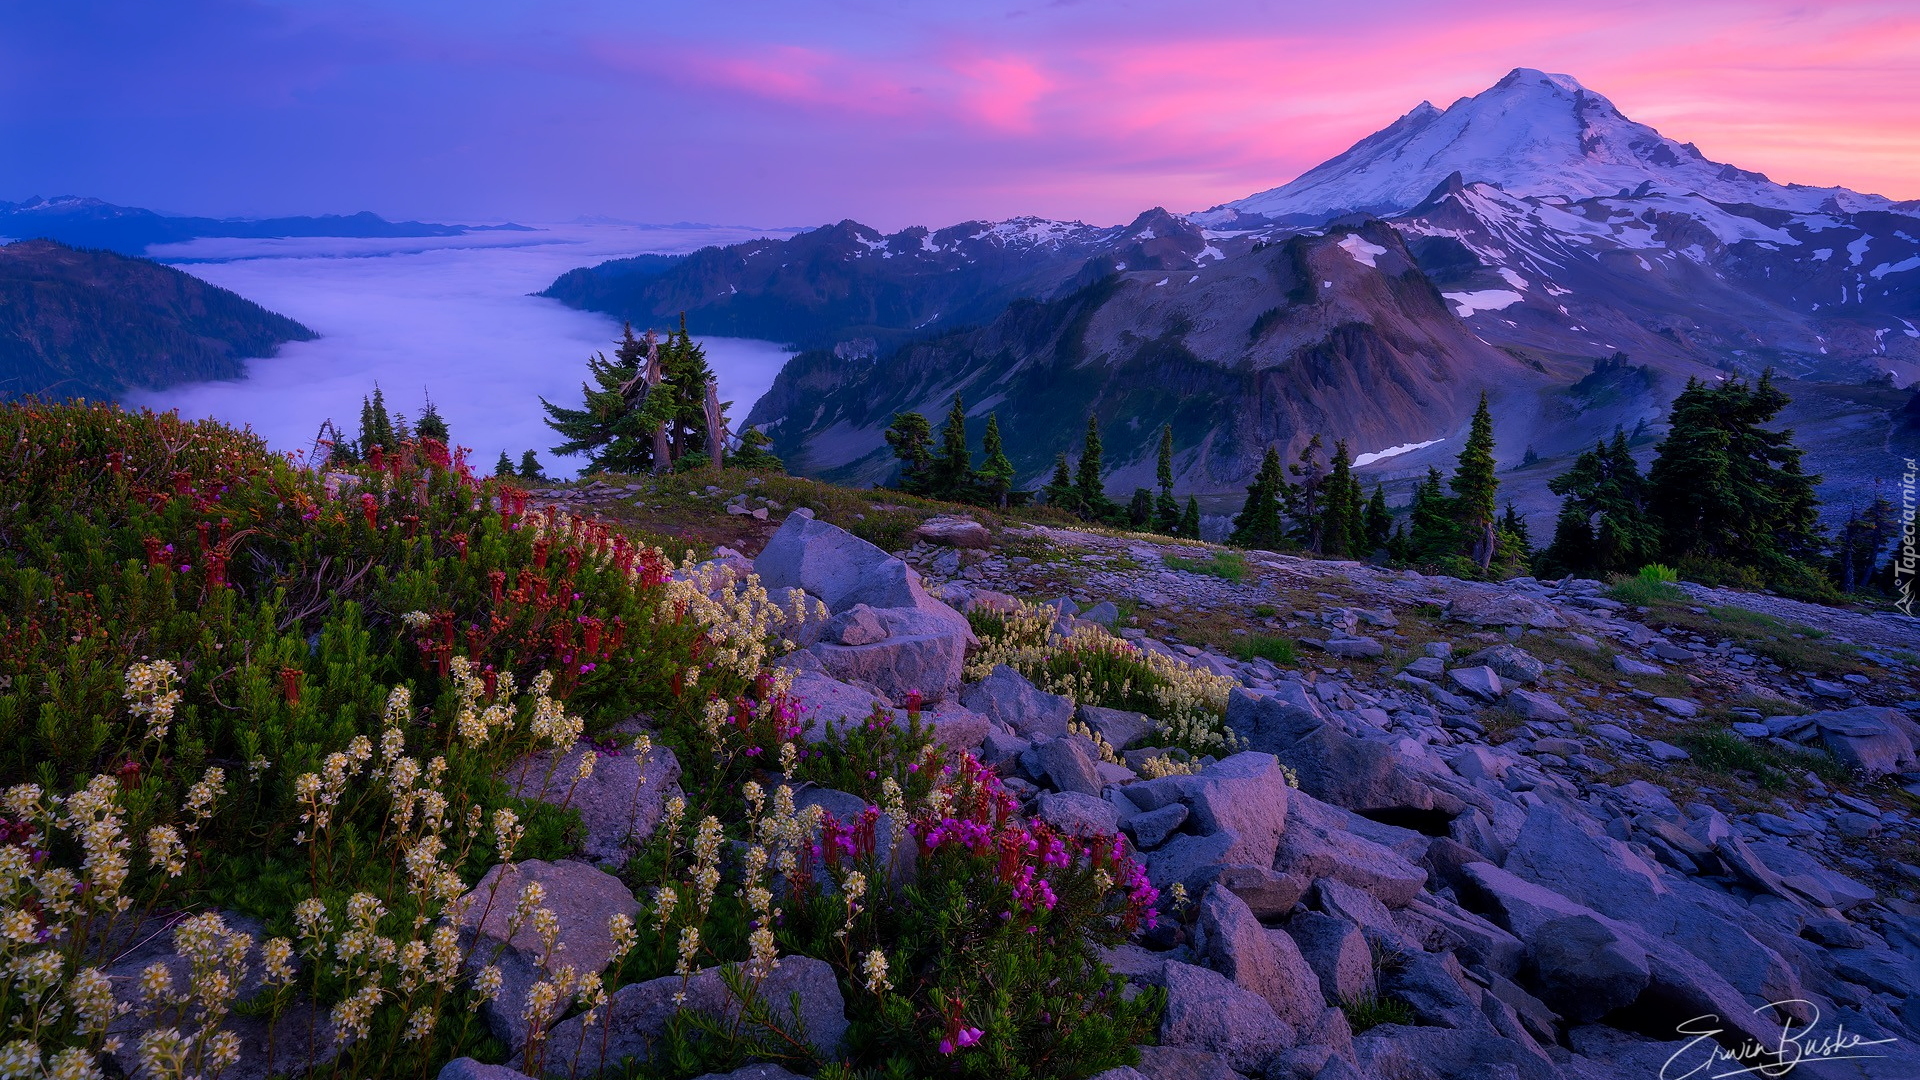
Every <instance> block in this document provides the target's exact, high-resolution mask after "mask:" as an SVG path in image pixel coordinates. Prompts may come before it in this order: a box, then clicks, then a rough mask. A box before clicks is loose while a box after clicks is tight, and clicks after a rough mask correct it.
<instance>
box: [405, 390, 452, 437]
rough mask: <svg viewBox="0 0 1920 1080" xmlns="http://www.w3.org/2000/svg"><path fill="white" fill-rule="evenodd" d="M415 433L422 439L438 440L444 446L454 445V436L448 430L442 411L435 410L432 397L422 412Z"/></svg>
mask: <svg viewBox="0 0 1920 1080" xmlns="http://www.w3.org/2000/svg"><path fill="white" fill-rule="evenodd" d="M414 432H415V433H416V434H418V435H419V436H420V438H422V439H433V440H436V441H437V442H439V443H440V445H442V446H452V445H453V435H452V433H451V432H449V431H448V430H447V422H446V420H445V419H444V418H442V417H441V415H440V410H439V409H437V408H434V405H433V399H432V398H431V397H429V398H428V399H427V405H426V408H425V409H422V410H421V412H420V423H419V424H417V425H415V427H414Z"/></svg>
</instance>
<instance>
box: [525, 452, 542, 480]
mask: <svg viewBox="0 0 1920 1080" xmlns="http://www.w3.org/2000/svg"><path fill="white" fill-rule="evenodd" d="M546 478H547V476H546V473H545V472H543V471H542V470H541V468H540V457H539V455H537V454H535V453H534V452H533V451H532V450H528V451H527V452H526V453H524V454H521V455H520V479H522V480H545V479H546Z"/></svg>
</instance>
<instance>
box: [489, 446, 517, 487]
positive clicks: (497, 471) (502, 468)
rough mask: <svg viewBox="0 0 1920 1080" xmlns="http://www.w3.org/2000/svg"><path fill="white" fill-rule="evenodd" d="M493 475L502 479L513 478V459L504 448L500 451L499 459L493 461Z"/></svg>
mask: <svg viewBox="0 0 1920 1080" xmlns="http://www.w3.org/2000/svg"><path fill="white" fill-rule="evenodd" d="M493 475H495V476H497V477H499V478H501V479H504V480H510V479H512V478H513V459H512V458H510V457H508V456H507V452H506V451H505V450H502V451H500V460H499V461H496V462H494V463H493Z"/></svg>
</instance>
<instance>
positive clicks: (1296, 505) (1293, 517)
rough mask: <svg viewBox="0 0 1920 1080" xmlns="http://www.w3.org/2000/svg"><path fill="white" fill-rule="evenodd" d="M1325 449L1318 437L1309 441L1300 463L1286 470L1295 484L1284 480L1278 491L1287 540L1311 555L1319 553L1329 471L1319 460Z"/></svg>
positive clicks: (1297, 461)
mask: <svg viewBox="0 0 1920 1080" xmlns="http://www.w3.org/2000/svg"><path fill="white" fill-rule="evenodd" d="M1322 445H1323V444H1322V441H1321V438H1320V436H1318V435H1315V436H1314V437H1313V438H1311V439H1308V440H1307V445H1305V446H1303V447H1301V448H1300V453H1299V454H1298V455H1297V459H1296V460H1295V461H1294V462H1293V463H1292V464H1291V465H1288V466H1287V472H1288V473H1290V474H1292V476H1293V478H1294V482H1293V483H1287V482H1286V480H1285V479H1282V480H1281V481H1280V483H1279V485H1278V487H1277V488H1276V490H1275V494H1276V495H1277V496H1278V497H1279V499H1280V508H1281V511H1282V512H1283V513H1284V514H1285V515H1286V518H1287V521H1288V523H1289V525H1288V528H1287V536H1288V537H1290V538H1291V539H1292V540H1293V541H1294V543H1296V544H1299V545H1300V546H1301V547H1304V548H1306V549H1308V550H1309V551H1319V550H1320V525H1321V515H1320V510H1321V499H1322V493H1321V487H1322V485H1324V484H1325V483H1326V480H1327V467H1326V465H1325V464H1324V463H1322V462H1321V460H1320V450H1321V447H1322Z"/></svg>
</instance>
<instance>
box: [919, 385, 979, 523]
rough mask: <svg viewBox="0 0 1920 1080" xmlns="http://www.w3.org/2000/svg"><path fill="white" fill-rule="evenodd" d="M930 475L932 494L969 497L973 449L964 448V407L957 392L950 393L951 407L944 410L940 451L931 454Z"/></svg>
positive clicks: (960, 499)
mask: <svg viewBox="0 0 1920 1080" xmlns="http://www.w3.org/2000/svg"><path fill="white" fill-rule="evenodd" d="M930 475H931V484H930V488H931V490H932V493H933V496H934V497H935V498H938V499H951V500H953V501H954V502H969V501H971V500H972V499H973V496H974V475H973V451H971V450H968V449H967V409H966V405H965V403H963V402H962V401H961V400H960V395H959V394H955V395H953V408H951V409H949V410H947V422H946V425H945V426H943V427H942V428H941V429H940V452H939V453H937V454H935V455H934V457H933V465H932V472H931V474H930Z"/></svg>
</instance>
